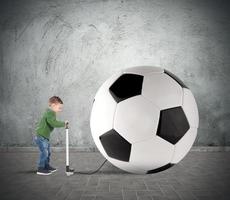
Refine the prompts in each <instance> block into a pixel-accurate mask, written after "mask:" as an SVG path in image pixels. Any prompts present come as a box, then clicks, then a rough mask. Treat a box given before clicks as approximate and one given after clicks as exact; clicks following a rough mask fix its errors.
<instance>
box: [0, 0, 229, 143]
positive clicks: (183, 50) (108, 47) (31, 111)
mask: <svg viewBox="0 0 230 200" xmlns="http://www.w3.org/2000/svg"><path fill="white" fill-rule="evenodd" d="M229 11H230V9H229V4H228V3H227V1H216V2H215V1H204V0H199V1H198V0H195V1H187V0H178V1H177V0H175V1H170V0H165V1H162V0H158V1H157V0H153V1H151V0H144V1H137V0H136V1H134V0H127V1H125V0H122V1H112V0H110V1H109V0H108V1H106V0H104V1H102V0H95V1H94V0H87V1H83V0H82V1H77V0H76V1H63V0H53V1H35V0H34V1H32V0H30V1H29V0H28V1H16V0H15V1H1V7H0V15H1V17H0V28H1V32H0V42H1V44H0V113H1V114H0V128H1V130H0V145H1V146H5V145H9V146H14V145H16V146H31V145H34V144H33V142H32V133H33V132H34V127H35V123H36V122H37V121H38V120H39V118H40V116H41V114H42V113H43V111H44V110H45V108H46V107H47V100H48V98H49V97H50V96H52V95H58V96H60V97H61V98H62V99H63V101H64V111H63V112H62V113H61V114H60V115H59V116H58V119H62V120H65V119H68V120H69V121H70V124H71V129H70V134H71V145H73V146H79V147H81V146H88V147H94V146H95V145H94V142H93V139H92V137H91V133H90V127H89V117H90V111H91V106H92V101H93V98H94V95H95V93H96V91H97V89H98V88H99V87H100V85H101V84H102V83H103V82H104V81H105V80H106V79H107V78H108V77H109V76H111V75H112V74H113V73H114V72H116V71H118V70H120V69H123V68H126V67H131V66H137V65H153V66H159V67H163V68H167V69H168V70H170V71H171V72H173V73H174V74H176V75H177V76H179V77H180V78H181V79H182V80H183V81H184V83H185V84H186V85H188V87H189V88H190V89H191V90H192V92H193V94H194V96H195V98H196V100H197V104H198V108H199V114H200V127H199V130H198V137H197V140H196V142H195V145H230V132H229V130H230V125H229V124H230V110H229V108H230V101H229V100H230V98H229V96H230V95H229V93H230V86H229V83H230V56H229V55H230V47H229V41H230V38H229V37H230V36H229V35H230V23H229V20H230V16H229V14H228V13H229ZM51 142H52V145H55V146H62V145H63V144H64V142H65V132H64V129H56V130H55V131H54V132H53V134H52V139H51Z"/></svg>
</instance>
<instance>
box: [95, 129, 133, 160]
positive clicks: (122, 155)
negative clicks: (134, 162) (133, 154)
mask: <svg viewBox="0 0 230 200" xmlns="http://www.w3.org/2000/svg"><path fill="white" fill-rule="evenodd" d="M99 138H100V140H101V143H102V146H103V147H104V149H105V151H106V153H107V155H108V156H109V157H111V158H115V159H118V160H122V161H126V162H128V161H129V157H130V151H131V144H130V143H129V142H128V141H127V140H126V139H124V138H123V137H122V136H121V135H120V134H119V133H117V132H116V131H115V130H114V129H112V130H110V131H108V132H106V133H104V134H103V135H101V136H100V137H99Z"/></svg>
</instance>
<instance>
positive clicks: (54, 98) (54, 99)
mask: <svg viewBox="0 0 230 200" xmlns="http://www.w3.org/2000/svg"><path fill="white" fill-rule="evenodd" d="M52 103H55V104H56V103H60V104H63V101H62V100H61V98H60V97H58V96H52V97H50V98H49V105H51V104H52Z"/></svg>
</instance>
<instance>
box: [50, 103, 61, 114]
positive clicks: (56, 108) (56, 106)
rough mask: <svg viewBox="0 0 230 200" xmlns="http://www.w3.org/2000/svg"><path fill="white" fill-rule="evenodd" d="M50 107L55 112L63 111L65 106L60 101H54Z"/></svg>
mask: <svg viewBox="0 0 230 200" xmlns="http://www.w3.org/2000/svg"><path fill="white" fill-rule="evenodd" d="M50 107H51V109H52V110H53V111H54V112H61V111H62V108H63V104H60V103H52V104H51V106H50Z"/></svg>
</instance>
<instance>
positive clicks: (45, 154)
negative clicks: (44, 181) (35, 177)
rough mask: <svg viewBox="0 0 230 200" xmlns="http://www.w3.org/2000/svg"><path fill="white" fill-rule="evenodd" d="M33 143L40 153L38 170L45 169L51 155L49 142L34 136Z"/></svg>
mask: <svg viewBox="0 0 230 200" xmlns="http://www.w3.org/2000/svg"><path fill="white" fill-rule="evenodd" d="M34 141H35V143H36V144H37V145H38V148H39V151H40V156H39V160H38V168H43V169H44V168H47V167H48V166H49V162H50V155H51V152H50V143H49V140H48V139H46V138H44V137H42V136H40V135H35V137H34Z"/></svg>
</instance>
